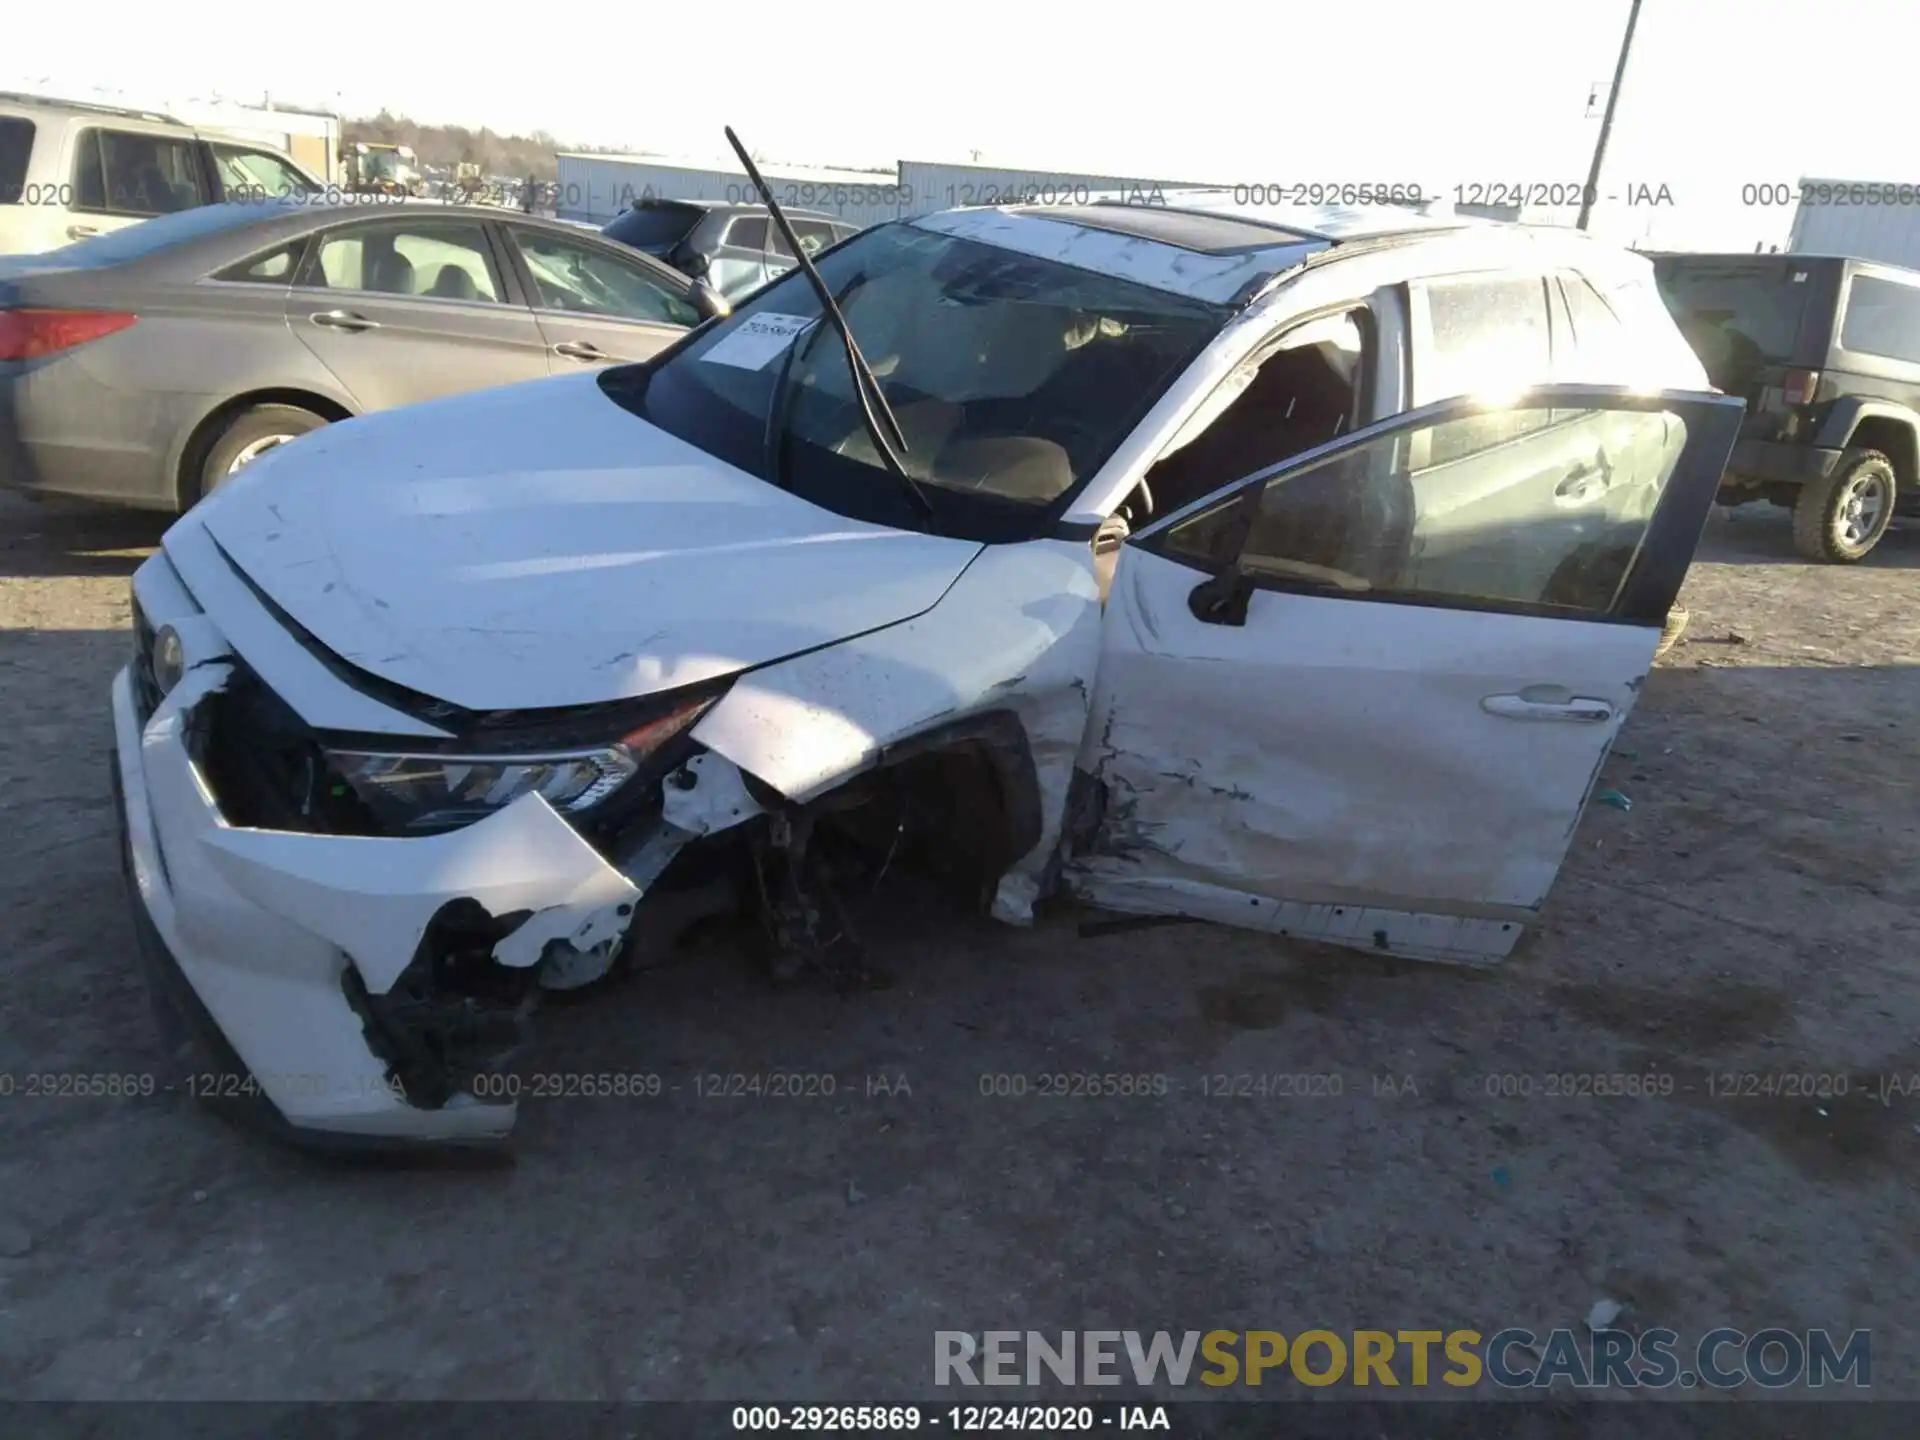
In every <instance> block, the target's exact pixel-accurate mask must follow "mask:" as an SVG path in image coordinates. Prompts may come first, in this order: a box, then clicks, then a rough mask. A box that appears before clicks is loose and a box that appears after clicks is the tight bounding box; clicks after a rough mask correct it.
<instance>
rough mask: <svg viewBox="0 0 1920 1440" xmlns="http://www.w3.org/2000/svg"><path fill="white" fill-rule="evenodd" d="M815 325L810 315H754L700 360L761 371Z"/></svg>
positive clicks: (763, 313) (725, 336)
mask: <svg viewBox="0 0 1920 1440" xmlns="http://www.w3.org/2000/svg"><path fill="white" fill-rule="evenodd" d="M811 324H813V317H812V316H809V315H773V314H769V313H766V312H764V311H763V312H762V313H760V314H758V315H750V316H748V317H747V318H746V319H745V320H743V321H742V322H741V323H740V324H739V325H738V326H736V327H735V328H734V329H732V330H731V331H729V332H728V333H727V334H726V335H724V336H723V337H721V339H720V341H719V342H718V343H717V344H716V345H714V347H713V348H712V349H711V350H709V351H707V353H706V354H704V355H702V356H701V357H700V358H701V359H702V360H709V361H712V362H713V363H714V364H715V365H737V366H739V368H740V369H742V370H758V369H760V368H762V367H763V366H764V365H765V364H766V363H767V362H768V361H769V360H771V359H773V357H774V356H776V355H778V354H779V353H780V352H781V351H783V350H785V349H786V348H787V347H788V346H789V345H791V344H793V342H794V339H795V338H796V337H797V336H798V335H799V334H800V332H801V331H802V330H805V329H806V328H807V327H808V326H809V325H811Z"/></svg>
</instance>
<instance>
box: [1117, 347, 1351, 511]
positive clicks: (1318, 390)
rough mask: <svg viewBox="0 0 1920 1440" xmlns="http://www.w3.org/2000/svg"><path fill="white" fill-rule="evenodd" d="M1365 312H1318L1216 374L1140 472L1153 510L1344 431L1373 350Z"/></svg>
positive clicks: (1189, 499)
mask: <svg viewBox="0 0 1920 1440" xmlns="http://www.w3.org/2000/svg"><path fill="white" fill-rule="evenodd" d="M1371 333H1372V316H1371V315H1370V314H1369V313H1368V312H1367V311H1366V310H1364V309H1361V310H1349V311H1347V312H1345V313H1342V314H1335V315H1327V316H1322V317H1321V318H1319V319H1317V320H1309V321H1307V322H1306V324H1304V325H1299V326H1296V327H1295V328H1294V329H1292V330H1290V331H1288V332H1287V333H1286V334H1284V335H1282V336H1281V337H1280V339H1279V341H1278V343H1277V344H1276V346H1275V347H1274V348H1273V349H1272V350H1270V351H1267V352H1266V353H1264V354H1257V355H1256V356H1255V357H1253V358H1251V359H1249V360H1247V361H1245V362H1244V363H1242V364H1241V365H1240V366H1239V367H1238V368H1237V369H1236V370H1235V371H1234V372H1233V373H1232V374H1231V375H1229V376H1228V377H1227V378H1226V379H1224V380H1223V381H1221V383H1220V385H1219V386H1218V387H1217V388H1216V389H1215V390H1214V392H1213V393H1212V394H1211V395H1209V396H1208V397H1207V399H1206V400H1205V402H1203V403H1202V405H1201V406H1200V408H1199V409H1198V410H1196V411H1195V412H1194V414H1193V415H1192V416H1191V417H1190V418H1189V419H1188V420H1187V422H1186V423H1185V424H1184V425H1182V426H1181V427H1180V430H1179V431H1178V432H1177V433H1176V434H1175V435H1174V437H1173V438H1172V439H1171V440H1169V441H1168V442H1167V444H1166V448H1165V449H1163V450H1162V451H1161V452H1160V457H1159V458H1158V459H1157V460H1156V461H1154V463H1153V466H1152V468H1151V469H1149V470H1148V471H1147V476H1146V479H1147V486H1148V489H1149V490H1150V491H1151V492H1152V494H1153V507H1154V513H1155V514H1156V515H1171V514H1172V513H1173V512H1174V511H1176V510H1178V509H1181V508H1182V507H1183V506H1186V505H1190V504H1192V503H1193V502H1194V501H1195V500H1198V499H1199V498H1200V497H1201V496H1203V495H1210V494H1212V493H1213V492H1214V491H1215V490H1218V489H1219V488H1220V487H1221V486H1222V485H1230V484H1232V483H1233V482H1234V481H1235V480H1238V479H1241V478H1243V477H1245V476H1248V475H1252V474H1254V473H1256V472H1257V471H1261V470H1265V469H1267V468H1269V467H1271V466H1274V465H1277V464H1279V463H1280V462H1281V461H1282V460H1285V459H1286V458H1287V457H1288V456H1290V455H1298V454H1299V453H1300V452H1301V451H1303V450H1311V449H1312V448H1313V447H1315V446H1316V445H1325V444H1326V443H1327V442H1329V441H1331V440H1334V439H1337V438H1338V437H1339V436H1340V435H1342V434H1343V433H1345V432H1346V431H1347V430H1349V429H1351V428H1352V427H1353V425H1354V422H1355V418H1356V416H1357V415H1358V413H1359V409H1360V401H1361V396H1362V395H1363V393H1364V392H1365V387H1366V377H1367V372H1368V370H1369V368H1370V365H1371V357H1372V355H1373V354H1374V346H1373V345H1372V344H1371V343H1370V339H1369V337H1370V335H1371Z"/></svg>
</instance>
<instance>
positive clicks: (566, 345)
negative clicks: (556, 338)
mask: <svg viewBox="0 0 1920 1440" xmlns="http://www.w3.org/2000/svg"><path fill="white" fill-rule="evenodd" d="M553 353H554V354H556V355H564V356H566V357H567V359H569V360H611V359H612V358H613V357H612V356H611V355H609V354H607V352H606V351H604V350H602V349H601V348H600V347H599V346H598V345H595V344H593V343H591V342H590V341H586V340H562V341H561V342H560V343H559V344H558V345H555V346H554V347H553Z"/></svg>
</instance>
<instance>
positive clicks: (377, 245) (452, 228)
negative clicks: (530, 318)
mask: <svg viewBox="0 0 1920 1440" xmlns="http://www.w3.org/2000/svg"><path fill="white" fill-rule="evenodd" d="M308 271H309V278H308V280H307V283H309V284H321V283H324V284H325V285H326V286H327V287H328V288H330V289H335V290H371V291H376V292H378V293H380V294H383V295H405V296H411V297H415V298H419V299H429V300H467V301H482V300H498V299H499V298H500V291H499V287H498V285H497V284H496V282H495V280H494V277H493V268H492V265H491V263H490V261H489V259H488V256H487V236H486V232H485V231H484V230H483V229H482V228H481V227H480V226H478V225H476V224H473V223H472V222H470V221H460V220H429V221H423V222H421V223H419V224H413V225H405V226H401V225H368V226H355V227H352V228H350V229H347V230H336V231H334V232H333V233H332V234H329V235H327V236H325V237H324V238H322V240H321V241H320V247H319V254H318V258H317V263H316V264H314V265H310V266H309V267H308ZM315 271H317V272H318V273H317V274H315V273H313V272H315Z"/></svg>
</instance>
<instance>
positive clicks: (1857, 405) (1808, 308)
mask: <svg viewBox="0 0 1920 1440" xmlns="http://www.w3.org/2000/svg"><path fill="white" fill-rule="evenodd" d="M1654 273H1655V275H1656V277H1657V279H1658V281H1659V285H1660V292H1661V294H1662V296H1663V297H1664V298H1665V299H1666V302H1667V308H1668V309H1669V310H1671V311H1672V312H1673V317H1674V319H1675V320H1676V321H1678V322H1679V325H1680V329H1681V331H1682V332H1683V333H1684V334H1685V335H1686V337H1687V341H1688V343H1689V344H1691V345H1692V346H1693V348H1694V352H1695V353H1696V354H1697V355H1698V356H1699V357H1700V362H1701V364H1702V365H1704V366H1705V367H1706V371H1707V375H1708V377H1709V378H1710V379H1711V380H1712V381H1713V383H1714V384H1715V385H1717V386H1718V387H1719V388H1720V389H1721V390H1723V391H1725V392H1726V393H1727V394H1729V395H1739V396H1742V397H1744V398H1745V400H1746V402H1747V416H1746V421H1745V423H1744V424H1743V425H1742V426H1741V430H1740V441H1739V443H1738V444H1737V445H1735V446H1734V450H1733V458H1732V459H1731V460H1729V461H1728V462H1727V471H1726V477H1725V479H1724V480H1723V482H1722V488H1721V493H1720V502H1721V503H1722V504H1725V505H1739V504H1743V503H1745V502H1746V501H1749V500H1770V501H1772V502H1773V503H1774V504H1776V505H1784V506H1787V507H1788V508H1790V509H1791V510H1792V511H1793V540H1794V546H1795V548H1796V549H1798V550H1799V551H1800V553H1801V554H1802V555H1805V556H1806V557H1807V558H1808V559H1809V560H1825V561H1829V562H1832V563H1835V564H1843V565H1844V564H1851V563H1852V562H1853V561H1855V560H1858V559H1860V558H1861V557H1862V556H1863V555H1865V554H1866V553H1867V552H1868V551H1869V550H1871V549H1873V547H1874V546H1875V545H1876V544H1878V543H1879V540H1880V537H1881V536H1882V535H1884V534H1886V532H1887V526H1888V524H1889V523H1890V522H1891V521H1892V519H1893V517H1894V515H1895V514H1896V513H1898V514H1901V515H1916V514H1920V272H1917V271H1913V270H1905V269H1902V268H1900V267H1899V266H1895V265H1881V264H1878V263H1875V262H1872V261H1867V260H1850V259H1844V258H1841V257H1839V256H1825V255H1658V256H1655V257H1654Z"/></svg>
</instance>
